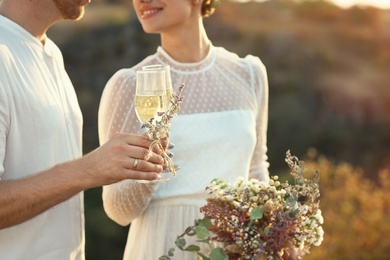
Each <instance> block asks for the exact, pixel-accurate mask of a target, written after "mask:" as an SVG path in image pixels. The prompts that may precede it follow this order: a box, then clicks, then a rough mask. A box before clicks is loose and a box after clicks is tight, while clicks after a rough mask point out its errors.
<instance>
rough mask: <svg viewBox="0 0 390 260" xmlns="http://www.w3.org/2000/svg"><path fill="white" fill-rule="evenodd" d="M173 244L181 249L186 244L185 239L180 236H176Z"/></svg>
mask: <svg viewBox="0 0 390 260" xmlns="http://www.w3.org/2000/svg"><path fill="white" fill-rule="evenodd" d="M175 245H176V246H177V247H178V248H180V249H181V250H183V248H184V247H185V245H186V240H185V239H183V238H180V237H177V238H176V241H175Z"/></svg>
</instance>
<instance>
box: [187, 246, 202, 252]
mask: <svg viewBox="0 0 390 260" xmlns="http://www.w3.org/2000/svg"><path fill="white" fill-rule="evenodd" d="M184 250H185V251H190V252H197V251H199V250H200V247H199V246H196V245H190V246H188V247H186V249H184Z"/></svg>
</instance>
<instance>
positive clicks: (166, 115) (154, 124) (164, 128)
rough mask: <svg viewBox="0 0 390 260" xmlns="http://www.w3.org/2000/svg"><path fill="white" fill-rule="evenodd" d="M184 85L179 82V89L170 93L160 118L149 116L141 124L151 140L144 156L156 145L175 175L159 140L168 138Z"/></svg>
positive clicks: (171, 162) (180, 101)
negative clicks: (165, 108) (168, 101)
mask: <svg viewBox="0 0 390 260" xmlns="http://www.w3.org/2000/svg"><path fill="white" fill-rule="evenodd" d="M184 87H185V85H184V84H181V86H180V87H179V90H178V91H177V93H176V94H174V95H172V97H171V104H170V106H169V108H168V109H167V111H166V112H159V113H158V116H159V117H160V120H156V119H155V118H151V119H150V120H149V122H146V123H145V124H143V125H142V128H146V129H147V135H148V137H149V139H150V140H153V142H152V143H151V144H150V147H149V155H148V156H146V158H145V159H146V160H148V159H149V158H150V156H151V154H152V150H153V147H154V146H156V145H157V146H158V147H159V148H160V150H162V151H163V155H162V156H163V158H164V160H165V163H166V167H167V169H168V170H169V171H170V172H172V174H173V175H174V176H175V175H176V169H175V165H174V163H173V161H172V159H171V158H170V157H169V155H168V154H167V152H166V151H165V149H164V148H163V146H162V144H161V140H162V139H165V138H168V137H169V133H170V127H171V120H172V119H173V118H174V117H175V116H177V113H178V111H179V109H180V104H181V103H182V102H183V96H182V95H181V94H182V92H183V90H184Z"/></svg>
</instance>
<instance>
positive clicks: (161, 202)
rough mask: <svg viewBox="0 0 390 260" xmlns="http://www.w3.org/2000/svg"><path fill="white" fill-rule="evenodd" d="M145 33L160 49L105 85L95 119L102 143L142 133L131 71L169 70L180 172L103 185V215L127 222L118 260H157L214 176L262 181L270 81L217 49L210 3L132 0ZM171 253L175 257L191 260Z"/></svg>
mask: <svg viewBox="0 0 390 260" xmlns="http://www.w3.org/2000/svg"><path fill="white" fill-rule="evenodd" d="M133 4H134V7H135V10H136V13H137V16H138V18H139V20H140V22H141V24H142V26H143V29H144V30H145V32H147V33H159V34H160V36H161V46H160V47H158V49H157V52H156V53H155V54H154V55H151V56H149V57H147V58H146V59H145V60H143V61H142V62H140V63H139V64H137V65H136V66H134V67H133V68H131V69H122V70H120V71H118V72H117V73H116V74H115V75H114V76H113V77H112V78H111V79H110V81H109V82H108V83H107V86H106V88H105V90H104V93H103V96H102V100H101V107H100V111H99V134H100V141H101V143H102V144H103V143H105V142H106V140H107V139H108V138H109V137H110V136H112V135H113V134H115V133H117V132H132V133H133V132H141V129H140V123H139V122H138V120H137V117H136V115H135V112H134V102H133V100H134V94H135V82H136V71H137V70H141V68H142V67H143V66H146V65H153V64H167V65H169V66H170V68H171V75H172V83H173V87H174V90H177V88H178V87H179V85H180V84H181V83H185V85H186V88H185V89H184V91H183V96H184V101H183V103H182V105H181V110H180V111H179V116H178V117H176V118H174V119H173V122H172V127H171V135H170V141H171V142H172V143H174V144H175V156H174V162H175V163H176V164H178V165H180V166H181V169H180V170H179V171H178V172H177V176H175V177H173V176H172V177H171V178H170V180H169V181H168V182H166V183H161V184H140V183H136V182H133V181H124V182H121V183H118V184H116V185H110V186H106V187H104V190H103V200H104V208H105V211H106V213H107V214H108V216H109V217H110V218H112V219H113V220H114V221H116V222H117V223H119V224H121V225H128V224H129V223H131V228H130V231H129V236H128V241H127V245H126V250H125V255H124V259H131V260H138V259H139V260H142V259H158V257H159V256H161V255H163V254H165V253H166V252H167V251H168V250H169V248H171V247H173V246H174V241H175V239H176V235H179V234H181V233H182V232H183V231H184V230H185V228H186V227H187V226H189V225H191V224H193V221H194V220H195V219H198V218H201V215H200V213H199V208H200V207H201V206H202V205H204V204H205V198H206V196H207V194H206V192H205V187H206V186H207V185H208V184H209V183H210V181H211V180H212V179H214V178H223V179H225V180H228V181H231V182H232V181H234V180H235V179H236V178H237V177H238V176H245V177H247V178H258V179H260V180H268V179H269V173H268V163H267V156H266V151H267V146H266V131H267V120H268V83H267V77H266V70H265V67H264V65H263V64H262V63H261V61H260V60H259V58H257V57H253V56H247V57H246V58H244V59H242V58H239V57H238V56H237V55H236V54H234V53H231V52H228V51H226V50H225V49H223V48H221V47H215V46H213V44H212V43H211V42H210V40H209V39H208V37H207V34H206V31H205V28H204V26H203V17H206V16H208V15H210V14H211V13H212V12H213V11H214V7H213V6H215V2H213V0H211V1H210V0H133ZM193 257H194V256H193V255H192V254H189V253H186V254H181V252H179V251H178V250H176V252H175V259H192V258H193Z"/></svg>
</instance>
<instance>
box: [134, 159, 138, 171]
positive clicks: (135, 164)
mask: <svg viewBox="0 0 390 260" xmlns="http://www.w3.org/2000/svg"><path fill="white" fill-rule="evenodd" d="M137 166H138V159H136V158H135V159H134V165H133V169H134V170H137Z"/></svg>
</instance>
